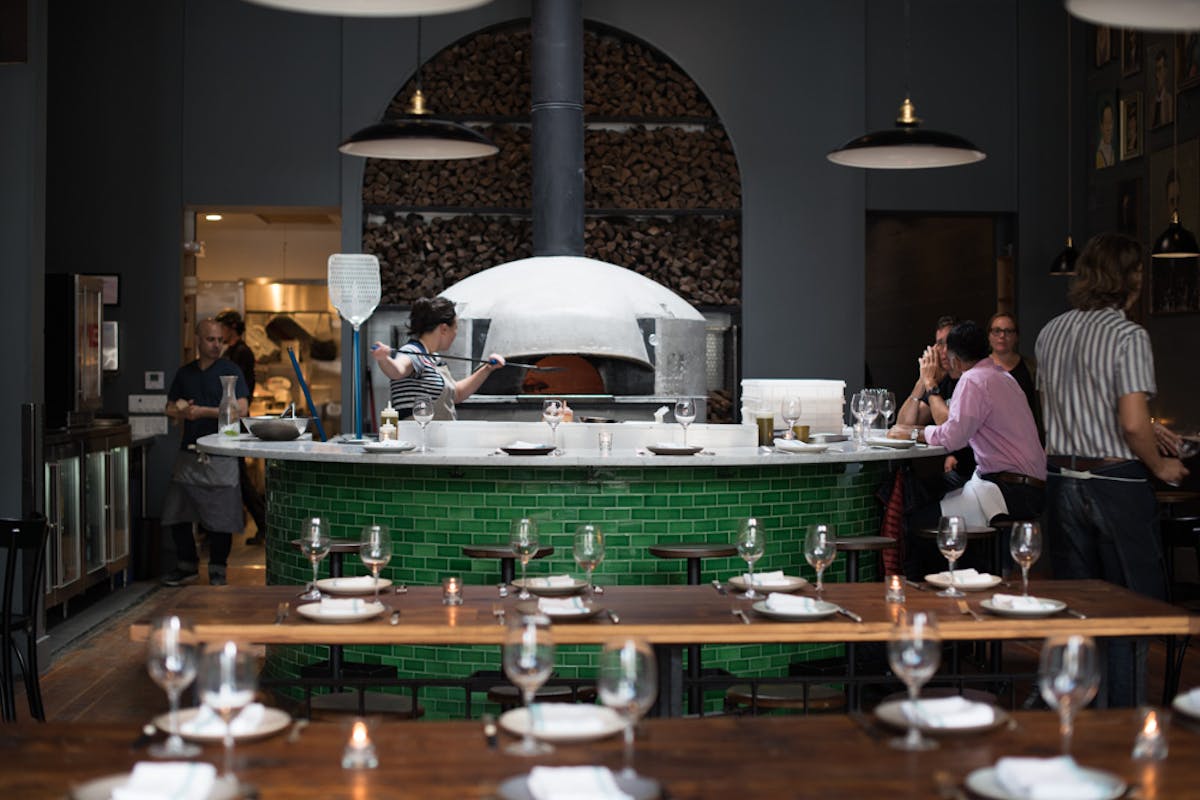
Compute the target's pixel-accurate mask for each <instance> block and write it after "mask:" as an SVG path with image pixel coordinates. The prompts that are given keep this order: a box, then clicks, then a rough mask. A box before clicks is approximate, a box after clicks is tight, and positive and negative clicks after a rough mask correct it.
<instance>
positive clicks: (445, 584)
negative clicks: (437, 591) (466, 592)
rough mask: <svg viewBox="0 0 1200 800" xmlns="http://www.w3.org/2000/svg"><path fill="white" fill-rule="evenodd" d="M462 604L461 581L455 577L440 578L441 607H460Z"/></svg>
mask: <svg viewBox="0 0 1200 800" xmlns="http://www.w3.org/2000/svg"><path fill="white" fill-rule="evenodd" d="M462 602H463V585H462V579H461V578H459V577H458V576H456V575H452V576H450V577H449V578H442V605H444V606H461V605H462Z"/></svg>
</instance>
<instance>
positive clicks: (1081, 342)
mask: <svg viewBox="0 0 1200 800" xmlns="http://www.w3.org/2000/svg"><path fill="white" fill-rule="evenodd" d="M1036 352H1037V363H1038V370H1037V387H1038V391H1039V392H1040V393H1041V395H1042V415H1043V417H1044V419H1045V423H1046V452H1047V453H1050V454H1058V455H1076V456H1083V457H1085V458H1124V459H1135V458H1137V456H1135V455H1134V454H1133V451H1132V450H1130V449H1129V445H1127V444H1126V443H1125V437H1124V436H1123V435H1122V434H1121V423H1120V419H1119V417H1118V414H1117V401H1118V400H1119V399H1120V398H1121V397H1123V396H1124V395H1127V394H1133V393H1134V392H1145V393H1146V395H1147V396H1148V397H1153V396H1154V392H1155V384H1154V354H1153V353H1152V352H1151V351H1150V336H1149V334H1147V333H1146V329H1145V328H1143V327H1142V326H1141V325H1138V324H1137V323H1136V322H1130V321H1129V320H1127V319H1126V318H1125V313H1124V312H1123V311H1120V310H1119V309H1116V308H1102V309H1096V310H1093V311H1080V310H1078V309H1076V310H1072V311H1068V312H1067V313H1065V314H1060V315H1059V316H1057V317H1055V318H1054V319H1052V320H1050V322H1049V323H1047V324H1046V327H1044V328H1042V332H1041V333H1040V334H1039V335H1038V339H1037V347H1036Z"/></svg>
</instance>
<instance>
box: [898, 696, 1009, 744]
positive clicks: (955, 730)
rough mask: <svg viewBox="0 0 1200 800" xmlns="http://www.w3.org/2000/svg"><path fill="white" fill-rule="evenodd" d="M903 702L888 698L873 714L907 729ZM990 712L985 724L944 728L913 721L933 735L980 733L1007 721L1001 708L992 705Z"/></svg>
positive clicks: (922, 730) (925, 731) (918, 727)
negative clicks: (991, 714) (989, 717)
mask: <svg viewBox="0 0 1200 800" xmlns="http://www.w3.org/2000/svg"><path fill="white" fill-rule="evenodd" d="M905 702H907V701H905V700H889V701H887V702H886V703H880V704H879V705H877V706H875V716H876V717H878V718H879V720H880V721H881V722H884V723H886V724H888V725H890V726H892V727H893V728H898V729H901V730H907V729H908V722H909V720H908V717H907V716H905V714H904V705H903V704H904V703H905ZM992 712H993V713H994V715H995V716H994V717H993V718H992V721H991V722H989V723H988V724H987V725H966V726H960V727H948V728H944V727H935V726H930V725H926V724H924V723H923V722H921V720H920V719H916V720H913V722H914V723H916V728H917V730H919V731H921V733H928V734H932V735H934V736H937V735H942V734H955V735H957V734H962V733H982V732H983V731H992V730H995V729H996V728H999V727H1000V726H1001V725H1004V724H1005V723H1007V722H1008V714H1007V713H1006V712H1005V711H1004V710H1003V709H1001V708H997V707H996V706H992Z"/></svg>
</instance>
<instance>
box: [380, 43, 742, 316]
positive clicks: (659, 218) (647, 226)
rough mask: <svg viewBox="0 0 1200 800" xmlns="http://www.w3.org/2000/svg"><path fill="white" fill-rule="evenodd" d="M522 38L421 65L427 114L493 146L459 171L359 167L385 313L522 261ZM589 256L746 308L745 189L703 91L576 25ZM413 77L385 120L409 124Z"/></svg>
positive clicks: (526, 194) (526, 197)
mask: <svg viewBox="0 0 1200 800" xmlns="http://www.w3.org/2000/svg"><path fill="white" fill-rule="evenodd" d="M529 52H530V30H529V20H520V21H516V22H513V23H508V24H505V25H503V26H499V27H496V28H490V29H487V30H483V31H480V32H477V33H474V34H472V35H470V36H468V37H466V38H464V39H462V40H460V41H459V42H457V43H455V44H453V45H451V46H449V47H447V48H446V49H444V50H442V51H441V52H440V53H438V54H437V55H436V56H435V57H434V58H433V59H431V60H430V61H429V62H427V63H426V64H425V65H424V67H423V68H422V82H423V84H424V90H425V94H426V97H427V98H428V101H429V104H430V107H431V108H432V109H433V110H434V111H435V112H436V113H437V114H438V115H439V116H441V117H446V118H450V119H454V120H457V121H461V122H468V123H470V124H472V125H478V126H480V127H481V128H483V129H484V131H485V132H486V134H487V135H488V136H489V137H491V139H492V140H493V141H494V142H495V143H496V144H497V145H498V146H499V147H500V152H499V154H498V155H496V156H494V157H492V158H485V159H473V160H468V161H426V162H419V161H418V162H406V161H385V160H376V159H369V160H368V161H367V165H366V170H365V173H364V178H363V194H362V202H363V211H364V214H363V220H364V224H363V252H366V253H373V254H375V255H376V256H378V258H379V261H380V264H381V267H382V273H383V275H382V278H383V298H382V302H383V303H384V304H385V305H407V304H408V303H411V302H412V301H413V300H415V299H416V298H418V297H422V296H429V295H434V294H437V293H439V292H440V291H442V290H443V289H444V288H446V287H447V286H450V285H453V284H454V283H456V282H458V281H460V280H462V279H463V278H465V277H467V276H468V275H472V274H474V273H476V272H479V271H480V270H483V269H486V268H488V267H492V266H495V265H496V264H502V263H505V262H507V261H514V260H516V259H520V258H526V257H529V256H531V255H533V252H532V242H533V234H532V223H531V213H530V205H531V193H532V177H531V173H530V128H529V106H530V92H529V83H530V71H529ZM584 82H585V83H584V104H585V105H584V117H585V124H586V131H585V140H584V147H585V169H586V188H585V198H586V205H587V212H586V213H587V219H586V223H585V255H587V256H588V257H591V258H596V259H600V260H603V261H608V262H611V263H614V264H619V265H621V266H624V267H627V268H629V269H633V270H636V271H637V272H639V273H641V274H643V275H646V276H647V277H650V278H653V279H654V280H656V281H658V282H659V283H661V284H663V285H665V286H668V287H670V288H671V289H672V290H674V291H675V292H677V293H678V294H679V295H681V296H682V297H684V298H686V299H687V300H689V301H690V302H691V303H692V304H693V305H695V306H696V307H698V308H701V309H731V310H734V309H736V308H737V307H738V306H740V304H741V291H742V269H741V180H740V176H739V172H738V166H737V159H736V157H735V156H734V152H733V147H732V146H731V144H730V142H729V139H728V137H727V136H726V134H725V129H724V128H723V127H722V125H721V123H720V120H719V119H717V116H716V113H715V112H714V110H713V108H712V106H711V104H710V103H709V102H708V100H707V99H706V98H705V97H704V94H703V92H701V91H700V88H699V87H698V86H697V85H696V84H695V82H694V81H692V80H691V79H690V78H689V77H688V76H687V75H686V74H685V73H684V72H683V71H682V70H681V69H680V68H679V67H678V66H677V65H675V64H674V63H673V62H671V61H670V59H668V58H667V57H666V56H664V55H663V54H662V53H659V52H658V51H656V50H655V49H654V48H652V47H650V46H649V45H647V44H646V43H644V42H641V41H638V40H635V39H634V38H632V37H630V36H629V35H627V34H625V33H622V32H620V31H616V30H614V29H611V28H607V27H604V26H600V25H597V24H595V23H591V22H588V23H585V33H584ZM412 91H413V82H412V80H410V81H409V83H407V84H406V85H405V86H404V87H403V88H402V89H400V91H399V92H397V94H396V96H395V97H394V98H393V100H392V103H391V105H390V106H389V108H388V112H387V115H388V116H389V117H390V116H395V115H400V114H403V113H404V109H405V107H406V106H407V104H408V102H409V99H410V97H411V95H412Z"/></svg>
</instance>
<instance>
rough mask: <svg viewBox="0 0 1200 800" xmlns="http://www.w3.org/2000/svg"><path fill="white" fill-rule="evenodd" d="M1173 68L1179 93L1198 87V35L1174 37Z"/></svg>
mask: <svg viewBox="0 0 1200 800" xmlns="http://www.w3.org/2000/svg"><path fill="white" fill-rule="evenodd" d="M1175 68H1176V77H1177V80H1178V83H1177V84H1176V86H1177V88H1178V90H1179V91H1182V90H1184V89H1189V88H1191V87H1192V86H1200V33H1197V32H1195V31H1193V32H1191V33H1180V34H1177V35H1176V36H1175Z"/></svg>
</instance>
